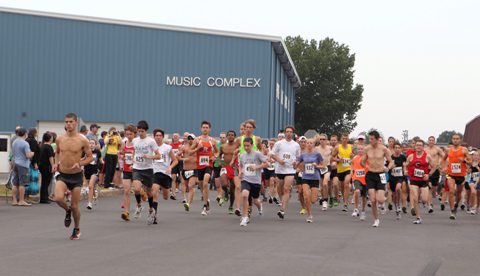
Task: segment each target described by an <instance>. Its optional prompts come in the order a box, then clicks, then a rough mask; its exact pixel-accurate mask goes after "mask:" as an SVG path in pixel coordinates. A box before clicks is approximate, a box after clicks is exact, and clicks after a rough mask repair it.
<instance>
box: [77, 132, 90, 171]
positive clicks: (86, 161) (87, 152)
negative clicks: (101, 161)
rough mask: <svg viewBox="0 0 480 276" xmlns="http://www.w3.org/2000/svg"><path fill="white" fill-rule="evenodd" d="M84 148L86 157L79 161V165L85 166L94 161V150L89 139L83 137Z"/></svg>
mask: <svg viewBox="0 0 480 276" xmlns="http://www.w3.org/2000/svg"><path fill="white" fill-rule="evenodd" d="M82 150H83V152H84V153H85V158H84V159H82V160H80V162H78V165H80V166H85V165H88V164H90V162H92V161H93V155H92V150H91V149H90V144H89V143H88V140H87V139H82ZM74 166H75V165H74Z"/></svg>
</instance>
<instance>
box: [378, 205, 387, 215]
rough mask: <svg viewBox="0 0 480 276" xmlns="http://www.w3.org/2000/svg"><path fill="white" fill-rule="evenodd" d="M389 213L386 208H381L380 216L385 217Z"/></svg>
mask: <svg viewBox="0 0 480 276" xmlns="http://www.w3.org/2000/svg"><path fill="white" fill-rule="evenodd" d="M386 213H387V210H386V209H385V206H381V207H380V214H382V215H385V214H386Z"/></svg>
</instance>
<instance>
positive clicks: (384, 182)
mask: <svg viewBox="0 0 480 276" xmlns="http://www.w3.org/2000/svg"><path fill="white" fill-rule="evenodd" d="M379 176H380V182H382V184H387V176H386V175H385V173H381V174H379Z"/></svg>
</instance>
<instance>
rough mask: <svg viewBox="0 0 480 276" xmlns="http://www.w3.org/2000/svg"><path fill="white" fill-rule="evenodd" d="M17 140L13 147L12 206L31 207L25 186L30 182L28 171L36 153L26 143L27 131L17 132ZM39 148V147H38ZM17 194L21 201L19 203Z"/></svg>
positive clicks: (19, 130) (20, 130) (21, 129)
mask: <svg viewBox="0 0 480 276" xmlns="http://www.w3.org/2000/svg"><path fill="white" fill-rule="evenodd" d="M17 135H18V137H17V139H15V141H14V142H13V145H12V154H13V159H14V164H13V172H14V178H13V187H12V205H13V206H17V205H18V206H30V205H31V204H30V203H27V202H26V201H25V185H27V184H28V183H29V181H30V179H29V178H28V171H29V168H30V159H32V158H33V155H34V153H33V152H32V151H31V150H30V145H29V144H28V143H27V142H26V141H25V139H26V138H27V130H26V129H24V128H20V129H18V130H17ZM37 146H38V145H37ZM17 192H18V197H19V200H18V201H17Z"/></svg>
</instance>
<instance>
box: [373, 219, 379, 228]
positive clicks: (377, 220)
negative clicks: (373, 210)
mask: <svg viewBox="0 0 480 276" xmlns="http://www.w3.org/2000/svg"><path fill="white" fill-rule="evenodd" d="M378 226H380V220H379V219H376V220H375V221H374V222H373V224H372V227H375V228H377V227H378Z"/></svg>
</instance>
